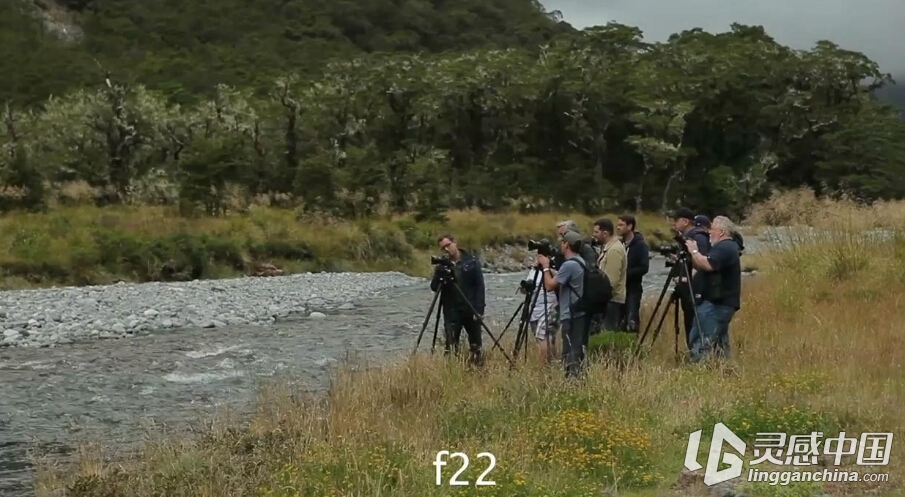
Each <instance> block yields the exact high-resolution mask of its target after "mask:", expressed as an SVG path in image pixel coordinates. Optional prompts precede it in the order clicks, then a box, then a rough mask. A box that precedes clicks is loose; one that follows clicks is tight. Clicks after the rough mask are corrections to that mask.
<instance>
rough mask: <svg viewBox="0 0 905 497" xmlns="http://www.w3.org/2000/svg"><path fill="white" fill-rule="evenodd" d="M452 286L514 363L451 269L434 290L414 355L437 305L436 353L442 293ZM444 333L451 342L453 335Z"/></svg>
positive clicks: (434, 346) (448, 341)
mask: <svg viewBox="0 0 905 497" xmlns="http://www.w3.org/2000/svg"><path fill="white" fill-rule="evenodd" d="M450 288H454V289H455V291H456V292H458V295H459V297H460V298H461V300H462V301H463V302H465V303H466V304H467V305H468V309H469V311H470V312H471V313H472V314H473V315H474V316H475V318H476V319H477V320H478V324H480V325H481V327H482V328H484V331H486V332H487V334H488V335H489V336H490V339H491V340H493V348H498V349H500V351H501V352H502V353H503V356H505V357H506V360H507V361H509V364H510V365H514V363H513V361H512V358H510V357H509V354H507V353H506V350H505V349H503V346H502V345H500V342H499V340H497V339H496V337H495V336H493V332H491V331H490V328H488V327H487V324H486V323H484V319H483V318H481V317H478V312H477V311H476V310H475V308H474V307H473V306H472V305H471V302H469V301H468V298H467V297H466V296H465V292H463V291H462V288H461V287H460V286H459V284H458V283H457V282H456V281H455V276H454V275H453V274H452V272H451V271H446V273H445V274H444V275H443V276H442V277H441V279H440V286H438V287H437V290H436V291H434V297H433V299H432V300H431V305H430V308H428V310H427V315H425V316H424V322H423V323H421V331H420V332H419V333H418V340H417V341H416V342H415V348H414V349H412V355H415V353H416V352H417V351H418V347H419V346H420V345H421V339H422V338H423V337H424V332H425V330H426V329H427V324H428V323H429V322H430V317H431V314H433V312H434V307H437V317H436V320H435V321H434V340H433V344H432V345H431V354H433V353H434V350H435V348H436V346H437V333H438V332H439V329H440V314H441V313H442V312H443V302H442V301H441V300H440V295H441V294H442V293H443V292H444V291H449V290H450ZM438 301H439V305H437V304H438ZM444 335H445V336H446V343H451V342H452V338H453V337H451V336H449V334H448V333H447V332H444ZM491 350H492V349H491Z"/></svg>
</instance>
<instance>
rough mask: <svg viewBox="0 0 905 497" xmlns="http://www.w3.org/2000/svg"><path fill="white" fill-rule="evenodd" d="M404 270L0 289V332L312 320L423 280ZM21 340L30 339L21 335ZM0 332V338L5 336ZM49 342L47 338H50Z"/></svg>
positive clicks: (85, 334) (81, 333)
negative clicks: (330, 309) (330, 308)
mask: <svg viewBox="0 0 905 497" xmlns="http://www.w3.org/2000/svg"><path fill="white" fill-rule="evenodd" d="M424 283H425V281H424V279H423V278H414V277H410V276H407V275H404V274H402V273H397V272H388V273H326V272H323V273H317V274H312V273H305V274H296V275H288V276H274V277H270V278H235V279H225V280H217V281H216V282H214V281H211V280H207V281H197V280H196V281H193V282H177V283H141V284H133V283H118V284H114V285H106V286H92V287H64V288H47V289H39V290H27V291H17V290H11V291H2V292H0V309H2V311H0V333H2V332H3V331H4V330H14V331H21V330H25V329H28V330H30V332H31V334H32V335H34V336H32V337H28V336H27V335H25V334H22V333H18V334H17V335H15V337H18V339H16V340H15V342H16V343H15V344H13V346H15V347H21V346H40V345H41V344H44V343H61V342H63V341H64V340H72V339H73V338H78V339H86V338H101V337H108V338H114V337H121V336H123V335H128V336H132V332H134V331H138V330H142V331H150V332H152V333H153V332H154V331H156V330H163V329H168V328H185V327H189V328H192V327H197V328H201V327H207V328H215V327H218V326H226V325H245V326H249V325H250V326H260V325H269V324H272V323H273V322H274V321H275V320H274V317H277V318H278V319H283V318H288V317H291V316H295V315H299V316H309V315H311V314H309V313H310V311H315V310H317V311H320V312H319V314H313V315H311V317H312V318H314V319H323V318H325V317H326V315H324V316H323V317H319V315H320V314H324V312H326V311H327V307H326V306H327V305H330V306H336V307H339V308H341V309H347V310H350V309H353V308H354V305H348V304H353V303H354V302H355V301H357V300H358V299H363V298H370V297H373V296H376V295H379V294H380V293H381V292H384V291H386V290H390V289H392V288H399V287H404V286H409V285H412V284H424ZM23 337H25V338H28V339H22V338H23ZM6 338H7V336H6V335H0V340H6ZM48 341H49V342H48Z"/></svg>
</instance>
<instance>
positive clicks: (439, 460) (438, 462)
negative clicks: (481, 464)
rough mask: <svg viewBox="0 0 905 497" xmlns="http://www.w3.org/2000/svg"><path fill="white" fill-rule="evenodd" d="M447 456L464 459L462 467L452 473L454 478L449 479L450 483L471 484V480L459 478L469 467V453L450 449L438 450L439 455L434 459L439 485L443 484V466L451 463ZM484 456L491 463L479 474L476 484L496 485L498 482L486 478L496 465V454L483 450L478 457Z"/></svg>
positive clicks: (457, 484) (456, 484) (458, 484)
mask: <svg viewBox="0 0 905 497" xmlns="http://www.w3.org/2000/svg"><path fill="white" fill-rule="evenodd" d="M447 458H449V459H453V458H458V459H461V460H462V467H461V468H459V470H458V471H456V472H455V473H454V474H453V475H452V478H450V479H449V484H450V485H455V486H468V485H471V482H469V481H468V480H464V481H463V480H459V479H458V478H459V475H461V474H462V473H464V472H465V470H466V469H468V463H469V459H468V454H465V453H463V452H450V451H448V450H441V451H440V452H437V457H436V458H435V459H434V466H436V467H437V486H440V485H443V466H446V465H447V464H449V463H448V462H447ZM482 458H487V459H489V460H490V464H488V465H487V469H485V470H484V472H483V473H481V475H480V476H478V480H477V481H476V482H475V485H482V486H492V485H496V482H495V481H493V480H485V478H487V475H489V474H490V472H491V471H493V468H494V467H496V456H494V455H493V454H491V453H490V452H481V453H480V454H478V459H482Z"/></svg>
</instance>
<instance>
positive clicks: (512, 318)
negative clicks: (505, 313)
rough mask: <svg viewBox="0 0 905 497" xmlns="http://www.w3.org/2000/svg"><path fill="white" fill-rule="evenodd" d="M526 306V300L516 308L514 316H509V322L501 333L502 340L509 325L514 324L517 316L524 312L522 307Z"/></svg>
mask: <svg viewBox="0 0 905 497" xmlns="http://www.w3.org/2000/svg"><path fill="white" fill-rule="evenodd" d="M524 306H525V302H524V301H522V303H520V304H519V305H518V307H517V308H516V309H515V312H513V313H512V317H510V318H509V322H508V323H506V327H505V328H503V332H502V333H500V340H502V339H503V337H504V336H505V335H506V331H508V330H509V327H510V326H512V322H513V321H515V317H516V316H518V315H519V314H520V313H521V312H522V307H524Z"/></svg>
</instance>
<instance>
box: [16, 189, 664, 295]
mask: <svg viewBox="0 0 905 497" xmlns="http://www.w3.org/2000/svg"><path fill="white" fill-rule="evenodd" d="M447 217H448V222H446V223H424V222H420V223H419V222H416V221H414V220H412V219H411V218H405V217H399V218H393V219H376V220H369V221H342V220H334V219H318V218H310V217H309V218H299V217H297V215H296V212H295V211H293V210H290V209H272V208H266V207H257V208H253V209H252V210H251V212H250V213H249V214H247V215H233V216H227V217H221V218H195V219H186V218H182V217H179V216H178V215H177V214H176V213H175V212H174V211H173V210H172V209H168V208H163V207H134V208H103V209H101V208H96V207H66V208H60V209H58V210H54V211H52V212H50V213H47V214H20V213H16V214H7V215H5V216H3V217H2V218H0V275H2V282H0V283H2V285H3V287H5V288H20V287H32V286H50V285H89V284H105V283H111V282H114V281H117V280H125V281H158V280H181V279H206V278H219V277H229V276H238V275H242V274H250V275H252V274H255V273H256V272H258V271H259V269H260V267H261V265H262V264H273V265H274V266H276V267H278V268H280V269H282V270H283V271H284V272H286V273H293V272H302V271H384V270H397V271H403V272H407V273H409V274H415V275H424V274H426V272H427V271H428V270H429V269H430V266H429V264H428V263H427V257H426V255H425V254H426V253H427V252H434V251H435V250H436V237H437V236H438V235H439V234H440V233H444V232H451V233H454V234H455V235H456V236H457V237H458V239H459V241H460V245H461V246H463V247H465V248H471V249H477V250H481V251H485V249H486V248H487V247H491V248H492V247H496V246H500V245H503V244H509V243H518V244H522V243H524V242H525V241H526V240H527V239H528V238H529V237H530V238H542V237H548V238H549V237H550V236H551V235H552V234H553V233H554V231H555V224H556V222H557V221H560V220H563V219H574V220H575V221H576V222H578V223H580V224H581V226H582V227H583V228H584V229H585V230H587V231H586V232H585V233H586V234H589V233H590V229H591V226H592V224H593V221H594V219H593V218H590V217H587V216H583V215H578V214H575V213H555V214H529V215H520V214H483V213H479V212H472V211H455V212H450V213H448V214H447ZM611 218H612V219H614V220H615V215H612V216H611ZM639 226H640V228H641V229H643V230H646V231H650V230H654V229H659V230H665V229H666V227H667V226H668V225H667V222H666V220H664V219H663V218H662V217H657V216H654V215H643V216H640V219H639ZM652 238H653V237H652ZM652 241H654V242H655V241H656V240H655V239H653V240H652ZM485 252H486V251H485ZM484 255H485V256H486V255H489V256H492V254H484Z"/></svg>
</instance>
